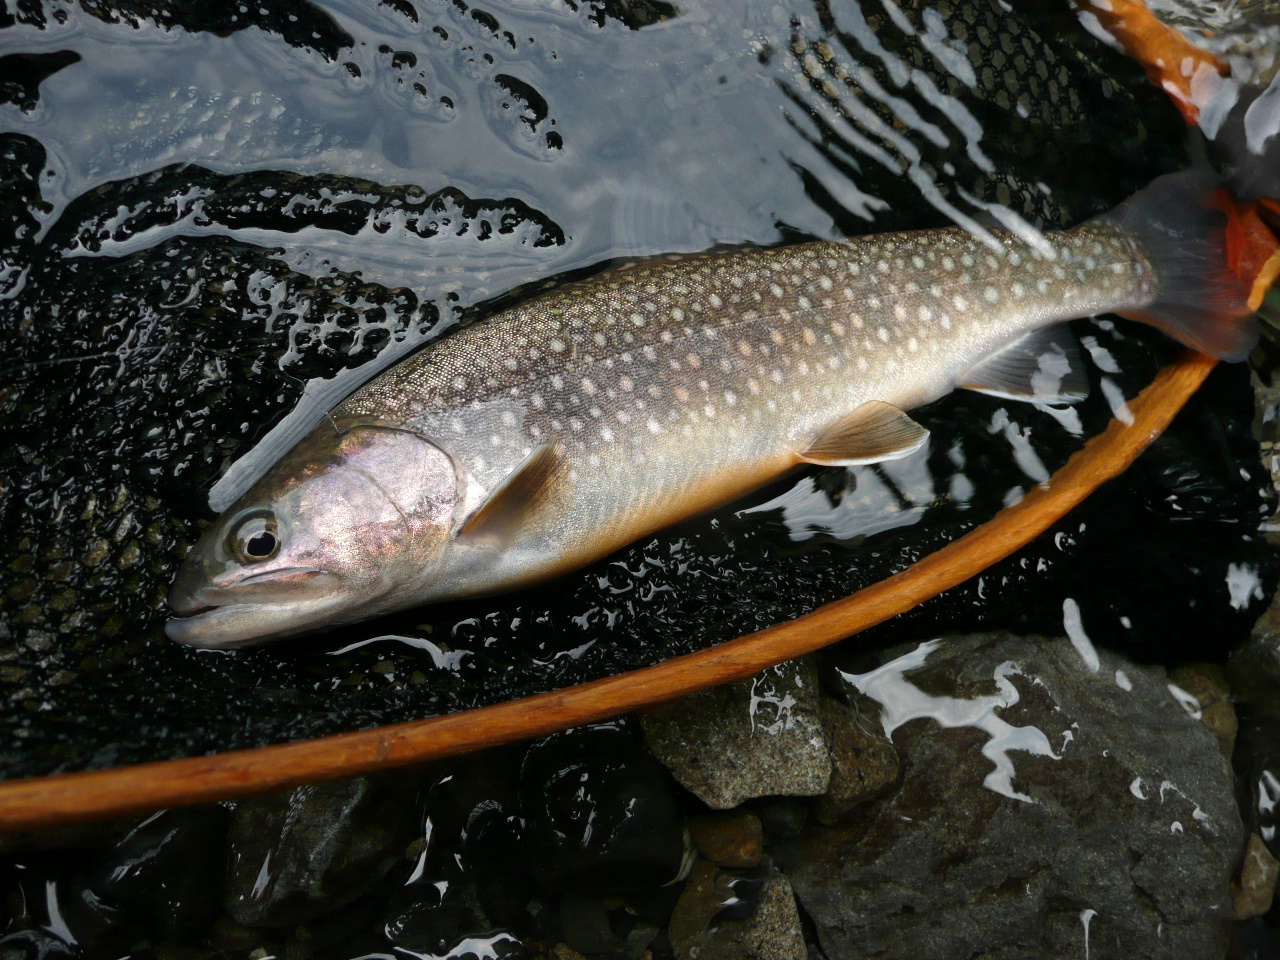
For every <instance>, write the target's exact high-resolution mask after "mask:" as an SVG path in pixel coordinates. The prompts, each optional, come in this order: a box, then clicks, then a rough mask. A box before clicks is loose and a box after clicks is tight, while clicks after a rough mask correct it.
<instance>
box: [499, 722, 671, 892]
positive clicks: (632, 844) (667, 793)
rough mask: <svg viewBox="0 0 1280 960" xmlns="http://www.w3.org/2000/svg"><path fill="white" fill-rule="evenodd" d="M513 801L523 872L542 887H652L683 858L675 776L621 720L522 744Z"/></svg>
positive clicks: (667, 878)
mask: <svg viewBox="0 0 1280 960" xmlns="http://www.w3.org/2000/svg"><path fill="white" fill-rule="evenodd" d="M520 803H521V809H522V810H523V812H524V821H525V826H524V850H525V855H526V857H527V858H528V865H529V872H530V873H531V875H532V876H533V878H534V879H535V881H536V882H537V883H538V884H539V885H540V886H542V887H543V888H544V889H548V890H564V889H580V890H586V891H589V892H590V893H592V894H593V895H596V896H599V895H603V894H607V893H609V892H615V891H622V890H631V889H637V888H645V887H659V886H662V885H663V884H665V883H668V882H670V881H671V880H673V879H675V878H676V877H677V876H678V875H679V872H680V870H681V868H682V866H683V864H684V859H685V828H684V818H683V816H682V815H681V814H680V811H679V809H678V807H677V804H676V791H675V786H674V784H672V783H671V778H670V777H669V776H668V775H667V772H666V771H665V770H663V769H662V767H661V766H660V765H659V764H658V763H657V762H656V761H654V759H653V758H652V757H650V756H649V755H648V754H647V753H646V752H645V751H644V748H643V745H642V744H641V743H640V740H639V737H638V735H636V734H635V733H634V732H633V731H632V729H631V728H629V727H627V726H624V725H622V724H617V723H611V724H599V725H597V726H593V727H583V728H579V729H576V730H569V731H566V732H565V733H560V734H556V735H554V736H551V737H547V738H546V739H544V740H540V741H538V742H537V743H535V744H534V745H533V746H531V747H530V748H529V750H528V752H527V753H526V754H525V757H524V762H523V764H522V765H521V769H520Z"/></svg>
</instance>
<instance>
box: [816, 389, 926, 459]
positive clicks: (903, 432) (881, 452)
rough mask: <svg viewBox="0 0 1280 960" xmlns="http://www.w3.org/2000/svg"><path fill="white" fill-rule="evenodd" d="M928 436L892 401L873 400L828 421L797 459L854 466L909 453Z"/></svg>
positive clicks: (919, 445)
mask: <svg viewBox="0 0 1280 960" xmlns="http://www.w3.org/2000/svg"><path fill="white" fill-rule="evenodd" d="M928 439H929V431H928V430H926V429H925V428H924V427H922V426H920V424H918V423H916V422H915V421H914V420H912V419H911V418H910V417H908V416H907V415H906V414H905V413H903V412H902V411H901V410H899V409H898V408H897V407H895V406H894V405H893V404H891V403H884V402H882V401H880V400H872V401H871V402H869V403H864V404H863V405H862V406H860V407H858V409H857V410H855V411H853V413H850V414H846V415H845V416H843V417H841V418H840V419H839V420H836V421H835V422H834V423H831V424H828V425H827V426H826V427H825V428H824V429H823V430H822V431H820V432H819V433H818V435H817V436H816V437H814V438H813V442H812V443H810V444H809V446H808V447H807V448H805V450H804V451H803V452H802V453H801V454H800V459H801V460H803V461H805V462H806V463H816V464H820V465H821V466H824V467H854V466H857V465H859V464H863V463H879V462H880V461H882V460H898V459H901V458H902V457H906V456H910V455H911V454H913V453H915V452H916V451H917V450H919V449H920V448H921V447H923V446H924V445H925V441H927V440H928Z"/></svg>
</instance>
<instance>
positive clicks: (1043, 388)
mask: <svg viewBox="0 0 1280 960" xmlns="http://www.w3.org/2000/svg"><path fill="white" fill-rule="evenodd" d="M956 386H958V387H962V388H964V389H965V390H976V391H977V392H978V393H989V394H991V395H992V396H993V397H1003V398H1004V399H1006V400H1028V401H1037V402H1039V403H1079V402H1080V401H1081V400H1083V399H1084V398H1085V397H1087V396H1088V395H1089V380H1088V378H1087V377H1086V376H1085V373H1084V360H1083V359H1082V358H1081V356H1080V345H1079V344H1078V343H1077V342H1076V339H1075V337H1073V336H1072V335H1071V331H1070V329H1069V328H1068V327H1067V326H1066V325H1064V324H1059V325H1058V326H1055V327H1046V328H1045V329H1043V330H1034V331H1032V332H1031V333H1029V334H1027V335H1026V336H1025V337H1023V338H1022V339H1021V340H1018V341H1016V342H1014V343H1012V344H1010V345H1009V346H1007V347H1005V348H1004V349H1003V350H1001V351H1000V352H999V353H997V354H995V355H993V356H990V357H987V359H985V360H983V361H982V362H981V363H979V364H978V365H977V366H976V367H974V368H973V369H971V370H969V371H968V372H966V373H965V374H964V375H963V376H962V377H960V379H959V381H958V382H957V383H956Z"/></svg>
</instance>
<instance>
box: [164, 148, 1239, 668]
mask: <svg viewBox="0 0 1280 960" xmlns="http://www.w3.org/2000/svg"><path fill="white" fill-rule="evenodd" d="M1207 176H1208V175H1202V174H1199V173H1183V174H1174V175H1170V176H1168V177H1165V178H1161V179H1159V180H1156V181H1154V182H1153V183H1152V184H1150V185H1149V186H1148V187H1147V188H1146V189H1145V190H1144V191H1141V192H1140V193H1138V194H1137V195H1135V196H1134V197H1132V198H1130V199H1129V200H1128V201H1126V202H1125V203H1123V204H1122V205H1121V206H1120V207H1118V208H1116V209H1115V210H1113V211H1111V212H1110V213H1107V214H1104V215H1102V216H1100V217H1095V218H1093V219H1091V220H1088V221H1086V222H1085V223H1083V224H1081V225H1079V226H1077V227H1075V228H1072V229H1069V230H1063V231H1046V232H1043V233H1034V232H1028V231H1025V230H1023V231H1019V232H1017V233H1014V232H1009V231H1002V230H995V229H992V230H985V231H980V232H969V231H966V230H963V229H959V228H943V229H931V230H920V231H912V232H905V233H894V234H880V235H869V236H863V237H856V238H852V239H847V240H839V241H814V242H810V243H801V244H795V245H791V246H785V247H779V248H773V249H749V250H736V251H730V252H722V253H715V254H704V255H695V256H690V257H683V258H679V259H673V260H659V261H656V262H655V261H649V262H644V263H640V264H636V265H630V266H627V267H624V268H619V269H615V270H612V271H608V272H604V273H601V274H598V275H596V276H594V277H591V278H589V279H585V280H582V281H578V282H574V283H569V284H565V285H563V286H561V287H559V288H558V289H555V290H552V291H550V292H547V293H545V294H543V295H540V296H538V297H536V298H533V299H531V300H529V301H527V302H525V303H523V304H520V305H518V306H516V307H514V308H512V309H509V310H506V311H504V312H501V313H499V314H497V315H495V316H494V317H492V318H491V319H489V320H487V321H481V322H477V323H474V324H471V325H469V326H467V327H464V328H463V329H461V330H458V331H456V332H453V333H451V334H450V335H447V336H445V337H443V338H441V339H439V340H438V341H435V342H434V343H432V344H429V345H428V346H426V347H425V348H423V349H422V350H420V351H418V352H417V353H414V354H412V355H410V356H408V357H406V358H405V359H403V360H402V361H400V362H399V363H398V364H396V365H395V366H393V367H391V368H390V369H388V370H386V371H385V372H383V373H381V374H380V375H378V376H377V377H375V378H373V379H372V380H370V381H369V382H368V383H367V384H366V385H364V386H363V387H361V388H359V389H357V390H356V391H355V392H354V393H352V394H351V395H350V396H349V397H347V398H346V399H345V400H343V401H342V402H340V403H339V404H338V405H337V406H336V407H335V408H333V409H332V410H331V411H330V413H329V415H328V416H327V418H326V419H325V420H324V421H322V422H321V423H320V424H319V425H318V426H317V427H316V428H315V429H314V430H313V431H312V432H311V433H310V434H309V435H307V436H306V437H304V438H303V439H302V440H301V441H300V442H299V443H298V444H297V445H296V446H295V447H294V448H293V449H292V450H290V451H289V452H288V453H286V454H285V455H284V456H283V457H282V458H281V459H280V460H279V461H278V462H277V463H276V464H275V465H274V466H273V467H272V468H271V469H270V470H268V471H267V472H266V473H265V474H264V475H263V476H262V477H261V478H260V479H259V480H258V481H257V482H256V483H255V484H254V485H253V486H252V487H251V488H250V489H249V490H247V491H246V492H245V493H244V494H243V495H242V496H241V497H240V498H239V499H238V500H236V502H234V503H233V504H232V505H231V506H230V507H229V508H228V509H227V510H226V511H225V512H224V513H223V514H222V515H221V516H220V517H219V518H218V519H217V520H216V522H214V523H213V524H212V525H211V526H209V527H208V528H207V529H206V530H205V532H204V533H203V535H202V536H201V537H200V539H199V540H198V542H197V543H196V544H195V545H194V547H193V548H192V549H191V551H190V553H189V555H188V556H187V558H186V560H185V561H184V563H183V565H182V567H181V568H180V570H179V572H178V575H177V577H176V578H175V580H174V583H173V586H172V589H171V592H170V594H169V605H170V607H171V608H172V611H173V614H174V615H173V617H172V618H171V619H170V620H169V621H168V623H167V624H166V628H165V629H166V632H167V634H168V636H169V637H170V638H171V639H173V640H175V641H178V642H181V643H185V644H190V645H193V646H198V647H217V648H230V647H237V646H243V645H247V644H253V643H258V642H262V641H266V640H271V639H276V638H280V637H286V636H292V635H296V634H300V633H305V632H311V631H316V630H321V629H324V628H327V627H332V626H334V625H338V624H343V623H349V622H353V621H356V620H361V619H365V618H369V617H374V616H378V615H382V614H386V613H390V612H393V611H397V610H403V609H407V608H410V607H415V606H419V605H422V604H427V603H432V602H438V601H444V600H454V599H459V598H464V597H475V596H482V595H488V594H494V593H499V592H503V591H509V590H515V589H519V588H524V587H529V586H531V585H534V584H538V583H542V582H545V581H548V580H550V579H552V578H554V577H557V576H560V575H562V574H564V573H566V572H568V571H571V570H574V569H577V568H580V567H582V566H584V565H586V564H589V563H591V562H593V561H595V560H598V559H600V558H602V557H605V556H607V555H609V554H610V553H612V552H614V551H616V550H618V549H619V548H621V547H623V546H625V545H626V544H628V543H631V542H633V541H635V540H637V539H639V538H641V537H644V536H646V535H648V534H651V533H653V532H655V531H657V530H659V529H661V528H663V527H666V526H668V525H670V524H673V523H676V522H678V521H680V520H683V519H686V518H689V517H693V516H695V515H697V514H700V513H702V512H704V511H707V510H710V509H712V508H714V507H717V506H720V505H722V504H725V503H729V502H731V501H733V500H735V499H738V498H740V497H742V496H744V495H745V494H748V493H750V492H751V491H753V490H756V489H758V488H760V487H762V486H764V485H766V484H768V483H770V482H772V481H774V480H776V479H777V478H778V477H780V476H782V475H784V474H786V473H788V472H789V471H792V470H794V469H796V468H798V467H801V466H803V465H805V464H817V465H822V466H851V465H856V464H867V463H875V462H880V461H885V460H891V459H896V458H901V457H905V456H909V455H911V454H912V453H914V452H916V451H917V450H919V449H920V448H921V447H922V446H924V445H925V444H926V443H927V441H928V436H929V434H928V430H927V429H926V428H925V427H923V426H922V425H921V424H919V423H917V422H916V421H915V420H913V419H912V418H911V416H910V415H909V413H908V411H910V410H911V409H913V408H915V407H919V406H921V405H923V404H927V403H930V402H931V401H934V400H937V399H938V398H940V397H942V396H944V395H946V394H947V393H949V392H950V391H952V390H954V389H957V388H964V389H970V390H978V391H982V392H986V393H990V394H994V395H996V396H1001V397H1007V398H1012V399H1022V400H1029V401H1039V402H1044V403H1055V404H1060V403H1072V402H1076V401H1078V400H1080V399H1081V398H1082V397H1083V396H1084V395H1085V393H1086V392H1087V378H1086V377H1085V375H1084V373H1083V367H1082V363H1081V360H1080V356H1079V348H1078V345H1077V344H1075V342H1074V341H1073V339H1072V338H1071V336H1070V333H1069V329H1068V328H1067V327H1066V326H1065V325H1064V324H1063V321H1066V320H1070V319H1074V318H1079V317H1086V316H1091V315H1095V314H1100V313H1115V314H1119V315H1121V316H1124V317H1129V318H1132V319H1136V320H1140V321H1143V322H1146V323H1149V324H1152V325H1154V326H1155V327H1157V328H1159V329H1161V330H1163V331H1165V332H1166V333H1168V334H1170V335H1172V336H1173V337H1175V338H1177V339H1178V340H1180V341H1182V342H1183V343H1184V344H1187V345H1188V346H1191V347H1194V348H1195V349H1198V350H1201V351H1204V352H1206V353H1209V354H1212V355H1214V356H1216V357H1219V358H1223V359H1226V360H1232V361H1236V360H1241V359H1243V358H1244V357H1245V356H1247V354H1248V353H1249V352H1250V350H1251V348H1252V347H1253V345H1254V344H1255V342H1256V340H1257V337H1258V329H1257V323H1256V320H1255V319H1254V318H1253V316H1252V314H1251V311H1250V310H1249V309H1248V307H1247V306H1246V303H1245V301H1246V297H1247V293H1248V290H1247V285H1246V284H1245V283H1244V281H1242V279H1241V278H1240V277H1238V276H1237V275H1236V274H1235V273H1234V272H1233V270H1232V269H1231V266H1230V261H1229V256H1228V255H1229V253H1230V248H1231V244H1232V242H1233V240H1232V230H1233V224H1232V222H1231V219H1230V217H1229V216H1227V215H1225V214H1224V212H1223V210H1222V209H1220V207H1221V205H1218V206H1215V205H1214V203H1213V202H1212V200H1211V195H1212V190H1213V186H1212V183H1211V182H1210V181H1208V180H1207V179H1206V178H1207Z"/></svg>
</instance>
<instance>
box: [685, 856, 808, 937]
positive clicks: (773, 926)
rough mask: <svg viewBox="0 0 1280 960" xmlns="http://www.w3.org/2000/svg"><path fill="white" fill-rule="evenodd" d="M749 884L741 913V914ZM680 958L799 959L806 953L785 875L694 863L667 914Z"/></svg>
mask: <svg viewBox="0 0 1280 960" xmlns="http://www.w3.org/2000/svg"><path fill="white" fill-rule="evenodd" d="M743 887H750V888H752V889H751V890H750V895H751V896H750V900H746V901H745V903H746V905H747V907H748V910H747V912H746V915H745V916H742V915H739V913H740V911H741V907H742V906H743V904H744V896H743V894H745V893H746V891H745V890H743V889H742V888H743ZM669 935H670V939H671V947H672V949H673V951H674V952H675V955H676V957H677V958H678V960H803V958H804V957H806V956H807V955H808V953H807V950H806V948H805V943H804V934H803V933H802V932H801V929H800V917H799V914H798V913H797V911H796V903H795V897H794V896H793V895H792V892H791V885H790V884H789V883H788V882H787V878H786V877H784V876H782V875H780V874H777V873H767V874H766V875H765V876H764V877H763V878H758V879H757V878H755V877H752V876H749V875H742V874H734V873H730V872H726V871H724V870H721V869H719V868H718V867H716V866H715V865H714V864H712V863H710V862H709V861H706V860H700V861H698V862H697V863H696V864H694V867H693V870H692V871H691V873H690V874H689V880H688V882H687V883H686V885H685V888H684V892H683V893H682V894H681V896H680V901H679V902H678V903H677V904H676V908H675V912H674V913H672V915H671V924H670V929H669Z"/></svg>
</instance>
